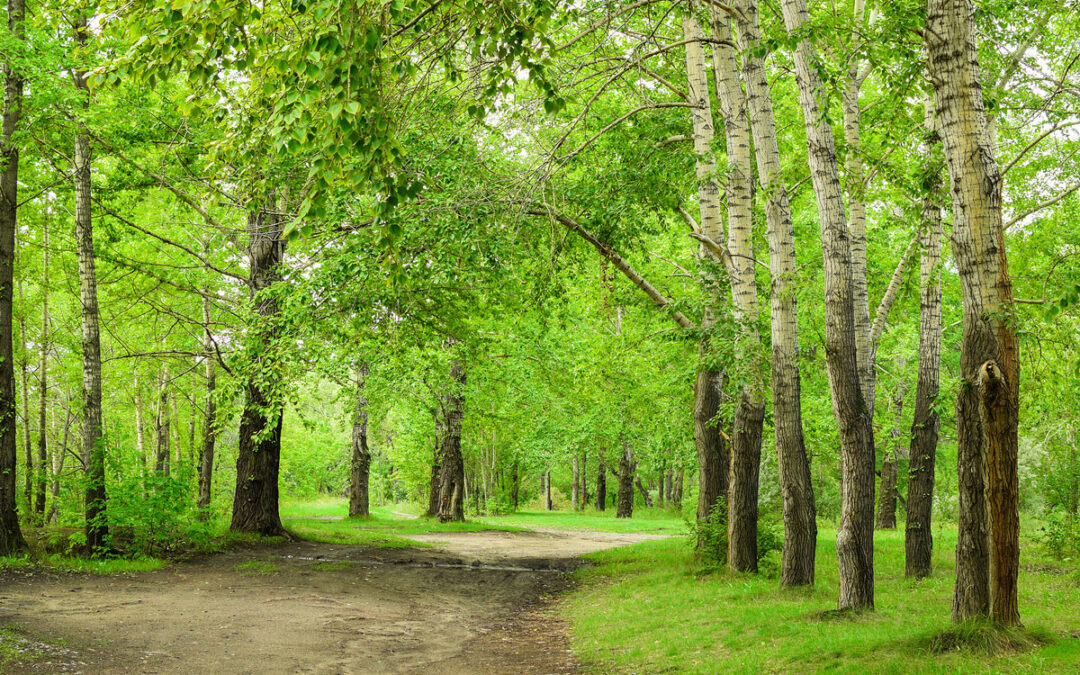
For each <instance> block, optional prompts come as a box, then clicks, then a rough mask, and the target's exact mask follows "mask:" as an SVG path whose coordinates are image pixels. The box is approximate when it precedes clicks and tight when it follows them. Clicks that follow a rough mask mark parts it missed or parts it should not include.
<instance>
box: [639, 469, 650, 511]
mask: <svg viewBox="0 0 1080 675" xmlns="http://www.w3.org/2000/svg"><path fill="white" fill-rule="evenodd" d="M634 483H635V484H637V489H638V492H640V493H641V501H643V502H645V508H649V509H651V508H652V505H653V501H652V497H651V496H650V495H649V488H648V487H646V486H645V484H644V483H642V482H641V476H638V477H637V478H635V479H634Z"/></svg>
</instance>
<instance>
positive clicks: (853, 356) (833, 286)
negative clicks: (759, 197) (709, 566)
mask: <svg viewBox="0 0 1080 675" xmlns="http://www.w3.org/2000/svg"><path fill="white" fill-rule="evenodd" d="M782 5H783V13H784V24H785V25H786V26H787V30H788V32H789V33H790V34H791V35H793V36H798V35H799V34H800V33H801V32H802V31H803V28H804V27H805V25H806V23H807V21H808V19H809V17H808V15H807V11H806V3H805V0H783V3H782ZM815 59H816V57H815V55H814V53H813V50H812V46H811V44H810V42H809V41H808V40H807V39H806V38H801V39H799V42H798V44H797V45H796V48H795V80H796V82H797V84H798V88H799V104H800V106H801V107H802V112H803V120H804V123H805V124H804V126H805V128H806V144H807V151H808V154H809V163H810V177H811V182H812V183H813V186H814V194H815V196H816V197H817V205H818V215H819V217H820V219H821V246H822V252H823V255H824V258H825V361H826V364H827V366H828V371H829V389H830V393H831V394H832V402H833V413H834V414H835V416H836V422H837V425H838V426H839V427H840V465H841V489H840V496H841V507H840V508H841V512H840V526H839V530H838V531H837V534H836V555H837V560H838V563H839V571H840V597H839V600H838V603H837V605H838V608H839V609H841V610H845V609H856V610H857V609H873V608H874V435H873V428H872V425H871V421H872V420H871V419H870V414H869V410H868V409H867V407H866V401H865V400H864V399H863V394H862V387H861V386H860V383H859V363H858V351H857V349H856V345H857V342H856V339H855V307H854V295H853V290H854V286H853V284H852V270H851V241H850V238H849V236H848V231H847V221H846V219H845V215H844V196H843V191H842V190H841V187H840V175H839V172H838V169H837V164H836V147H835V140H834V138H833V132H832V129H831V127H830V126H829V125H828V122H827V121H826V119H825V118H824V117H823V111H822V109H821V107H820V104H819V102H818V99H819V97H821V96H822V93H823V86H822V83H821V80H820V78H819V76H818V71H817V69H816V67H815Z"/></svg>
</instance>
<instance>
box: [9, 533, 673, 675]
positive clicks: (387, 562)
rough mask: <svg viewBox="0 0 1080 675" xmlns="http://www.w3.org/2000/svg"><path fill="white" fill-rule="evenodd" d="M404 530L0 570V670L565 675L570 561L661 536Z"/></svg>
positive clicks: (573, 565)
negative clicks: (559, 597) (118, 563)
mask: <svg viewBox="0 0 1080 675" xmlns="http://www.w3.org/2000/svg"><path fill="white" fill-rule="evenodd" d="M404 536H405V537H407V538H408V539H411V540H413V541H415V542H417V544H418V545H419V546H418V547H415V548H412V547H409V548H400V547H397V548H395V547H371V546H355V545H345V544H332V543H318V542H312V541H301V540H296V541H289V542H285V543H281V544H273V545H267V544H260V545H239V546H236V547H233V548H232V549H231V550H229V551H227V552H225V553H219V554H214V555H208V556H204V557H201V558H198V559H195V560H191V561H187V562H179V563H174V564H172V565H169V566H168V567H166V568H164V569H160V570H155V571H149V572H140V573H135V574H123V575H108V576H102V575H89V574H82V573H73V572H58V571H54V570H49V569H43V568H21V569H20V568H12V569H7V570H4V571H2V572H0V626H2V627H3V628H4V630H3V632H4V635H0V638H3V641H4V642H5V643H6V647H5V648H6V650H7V651H8V652H11V651H14V652H16V655H15V658H14V659H12V660H10V661H9V662H8V665H7V666H5V667H4V668H2V670H4V672H11V673H45V672H47V673H57V672H69V673H74V672H85V673H211V672H212V673H260V674H261V673H360V672H370V673H419V672H423V673H426V674H437V673H572V672H576V671H577V670H578V664H577V663H576V662H575V660H574V658H573V656H572V655H571V653H570V648H569V641H568V637H567V635H568V630H567V627H566V625H565V623H564V622H563V621H562V620H561V619H559V618H557V616H556V614H555V612H553V611H551V608H550V604H551V601H552V599H553V597H554V596H555V594H557V593H559V592H560V591H563V590H565V589H566V588H567V587H568V586H569V585H570V583H571V582H570V580H569V576H568V575H567V574H566V573H567V572H570V571H573V570H575V569H577V568H579V567H581V566H582V565H583V564H585V563H583V561H581V560H580V559H579V558H578V556H580V555H582V554H585V553H590V552H595V551H601V550H605V549H610V548H613V547H618V546H622V545H626V544H632V543H636V542H641V541H644V540H647V539H655V538H660V536H659V535H650V534H640V533H610V532H590V531H559V530H551V529H544V530H539V531H512V532H506V531H479V532H437V533H428V534H407V535H404ZM425 545H426V546H425ZM18 652H24V653H25V654H31V655H32V656H33V658H30V659H24V658H20V657H19V656H18ZM9 658H11V657H10V656H9Z"/></svg>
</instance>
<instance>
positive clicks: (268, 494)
mask: <svg viewBox="0 0 1080 675" xmlns="http://www.w3.org/2000/svg"><path fill="white" fill-rule="evenodd" d="M284 225H285V222H284V218H283V217H282V216H280V215H278V214H276V213H271V212H270V211H268V210H267V209H257V210H253V211H252V212H250V213H249V214H248V237H249V239H248V256H249V259H250V265H251V267H250V273H249V275H248V288H249V290H250V292H251V298H252V302H253V304H254V311H255V320H256V321H257V322H258V325H256V326H255V328H254V330H253V331H252V334H251V337H250V339H253V340H256V341H257V344H258V345H259V346H260V350H259V352H258V355H257V357H256V360H255V363H254V364H252V370H251V373H250V374H249V376H248V381H247V385H246V387H245V392H244V407H243V411H242V413H241V416H240V443H239V448H238V450H237V455H236V491H235V492H234V494H233V512H232V523H231V525H230V529H231V530H233V531H234V532H255V533H259V534H264V535H279V534H282V533H284V532H285V528H284V527H282V525H281V516H280V514H279V512H278V471H279V468H280V465H281V425H282V412H283V410H282V405H283V402H282V401H281V396H280V394H279V393H278V392H277V391H276V385H277V378H278V374H277V370H278V364H277V363H276V356H275V353H276V348H275V345H274V342H276V340H277V339H278V338H279V332H280V328H279V327H278V326H277V325H276V324H277V322H278V319H279V314H280V308H279V307H278V302H277V299H276V298H275V297H273V295H271V294H269V293H268V292H267V290H268V289H269V288H270V287H271V286H273V285H274V284H275V283H278V282H280V281H281V278H282V276H281V262H282V258H283V257H284V254H285V242H284V240H283V239H282V234H283V232H284Z"/></svg>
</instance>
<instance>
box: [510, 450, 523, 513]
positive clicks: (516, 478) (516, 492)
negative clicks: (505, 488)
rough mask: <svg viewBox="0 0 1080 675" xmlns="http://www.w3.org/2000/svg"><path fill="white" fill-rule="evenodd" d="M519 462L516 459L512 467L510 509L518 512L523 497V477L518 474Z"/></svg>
mask: <svg viewBox="0 0 1080 675" xmlns="http://www.w3.org/2000/svg"><path fill="white" fill-rule="evenodd" d="M518 471H519V467H518V461H517V460H516V459H515V460H514V462H513V463H512V464H511V465H510V508H512V509H513V510H514V511H517V510H518V501H519V500H520V497H521V477H520V475H519V473H518Z"/></svg>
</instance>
